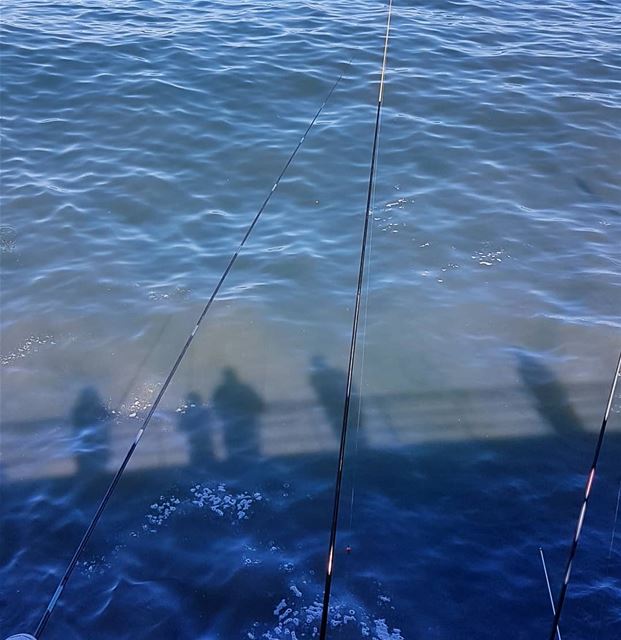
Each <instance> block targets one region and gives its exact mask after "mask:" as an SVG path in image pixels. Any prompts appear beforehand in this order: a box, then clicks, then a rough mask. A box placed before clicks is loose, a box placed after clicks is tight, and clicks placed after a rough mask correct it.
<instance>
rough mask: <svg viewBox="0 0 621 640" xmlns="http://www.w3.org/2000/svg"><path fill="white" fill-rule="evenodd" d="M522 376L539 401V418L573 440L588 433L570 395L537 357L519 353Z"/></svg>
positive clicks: (536, 401) (536, 403) (555, 430)
mask: <svg viewBox="0 0 621 640" xmlns="http://www.w3.org/2000/svg"><path fill="white" fill-rule="evenodd" d="M516 358H517V360H518V365H517V368H518V372H519V374H520V377H521V379H522V382H523V383H524V386H525V387H526V388H527V389H528V391H529V392H530V394H531V395H532V397H533V399H534V401H535V408H536V409H537V412H538V413H539V415H540V416H541V417H542V418H543V419H544V420H545V421H546V422H547V423H548V425H549V426H550V427H552V429H553V430H554V432H555V433H557V434H558V435H559V436H563V437H565V438H573V437H574V436H577V435H581V434H582V435H583V434H585V433H586V429H585V426H584V425H583V424H582V421H581V420H580V418H579V417H578V415H577V414H576V412H575V410H574V408H573V406H572V403H571V400H570V398H569V394H568V393H567V391H566V390H565V387H563V385H562V384H561V383H560V381H559V380H558V378H557V377H556V375H555V373H554V372H553V371H552V370H551V369H550V368H549V367H547V366H546V365H545V364H543V362H542V361H541V360H540V359H539V358H538V357H536V356H534V355H532V354H530V353H527V352H525V351H517V352H516Z"/></svg>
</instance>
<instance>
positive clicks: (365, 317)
mask: <svg viewBox="0 0 621 640" xmlns="http://www.w3.org/2000/svg"><path fill="white" fill-rule="evenodd" d="M381 133H382V123H381V121H380V125H379V133H378V140H381ZM378 149H379V147H378ZM376 175H377V170H376ZM376 190H377V182H376V181H375V180H374V181H373V196H372V198H371V220H370V224H369V242H368V246H369V251H368V256H369V257H368V258H367V267H366V286H365V293H364V311H363V313H362V317H363V323H362V333H361V339H362V355H361V357H360V375H359V383H358V395H359V400H358V416H357V418H356V432H355V437H354V460H353V469H352V472H353V473H352V487H351V500H350V504H349V533H350V536H351V532H352V529H353V521H354V498H355V491H356V479H357V477H358V450H359V446H360V427H361V425H362V388H363V383H364V366H365V363H366V354H367V325H368V318H369V290H370V288H371V263H372V261H373V252H372V250H371V249H372V247H373V232H374V229H375V224H374V214H375V206H376V200H375V192H376Z"/></svg>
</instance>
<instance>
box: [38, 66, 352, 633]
mask: <svg viewBox="0 0 621 640" xmlns="http://www.w3.org/2000/svg"><path fill="white" fill-rule="evenodd" d="M350 64H351V59H350V60H349V62H348V63H347V65H346V68H348V67H349V65H350ZM344 75H345V70H343V72H342V73H341V75H340V76H339V77H338V78H337V80H336V81H335V82H334V84H333V85H332V87H331V89H330V91H329V92H328V94H327V95H326V97H325V98H324V100H323V102H322V103H321V106H320V107H319V109H318V110H317V112H316V113H315V115H314V117H313V119H312V120H311V121H310V124H309V125H308V126H307V128H306V130H305V131H304V134H303V135H302V137H301V138H300V140H299V141H298V143H297V145H296V147H295V149H294V150H293V152H292V153H291V155H290V156H289V158H288V160H287V161H286V162H285V165H284V166H283V168H282V170H281V172H280V174H279V176H278V178H277V179H276V182H274V185H273V186H272V188H271V191H270V192H269V193H268V194H267V197H266V198H265V200H264V201H263V204H262V205H261V206H260V208H259V210H258V212H257V214H256V215H255V216H254V218H253V220H252V222H251V223H250V225H249V226H248V228H247V230H246V232H245V234H244V236H243V238H242V241H241V242H240V244H239V246H238V247H237V249H236V251H235V253H234V254H233V255H232V257H231V258H230V260H229V262H228V264H227V266H226V269H225V270H224V272H223V273H222V275H221V276H220V279H219V281H218V283H217V284H216V287H215V288H214V290H213V292H212V293H211V296H210V297H209V300H208V301H207V303H206V304H205V306H204V308H203V310H202V312H201V314H200V316H199V317H198V320H197V321H196V324H195V325H194V328H193V329H192V332H191V333H190V335H189V336H188V338H187V340H186V341H185V344H184V345H183V348H182V349H181V351H180V353H179V355H178V356H177V359H176V360H175V363H174V364H173V367H172V369H171V370H170V372H169V374H168V376H167V377H166V379H165V380H164V384H163V385H162V387H161V388H160V390H159V392H158V394H157V397H156V398H155V401H154V402H153V404H152V405H151V408H150V409H149V412H148V413H147V415H146V417H145V419H144V422H143V423H142V426H141V427H140V429H139V430H138V433H137V434H136V437H135V439H134V442H133V443H132V445H131V446H130V448H129V450H128V452H127V454H126V455H125V458H124V459H123V462H122V463H121V466H120V467H119V468H118V470H117V472H116V473H115V474H114V477H113V478H112V481H111V482H110V485H109V486H108V489H107V490H106V493H105V494H104V496H103V498H102V499H101V502H100V503H99V506H98V507H97V511H96V512H95V515H94V516H93V518H92V520H91V522H90V524H89V525H88V527H87V529H86V531H85V533H84V535H83V536H82V540H81V541H80V544H79V545H78V547H77V549H76V550H75V552H74V554H73V557H72V558H71V561H70V562H69V564H68V566H67V568H66V569H65V572H64V574H63V576H62V577H61V579H60V581H59V583H58V586H57V587H56V591H54V594H53V595H52V597H51V599H50V601H49V603H48V605H47V608H46V610H45V612H44V614H43V616H42V617H41V620H40V621H39V624H38V625H37V628H36V630H35V632H34V634H33V635H34V637H35V638H37V639H38V638H39V637H40V635H41V634H42V633H43V631H44V629H45V627H46V625H47V623H48V620H49V618H50V616H51V615H52V611H53V610H54V608H55V606H56V603H57V602H58V599H59V598H60V596H61V595H62V593H63V590H64V588H65V586H66V584H67V582H68V581H69V578H70V577H71V574H72V573H73V570H74V569H75V567H76V565H77V563H78V559H79V557H80V554H81V553H82V551H83V550H84V548H85V547H86V545H87V543H88V541H89V540H90V537H91V535H92V534H93V531H94V530H95V527H96V526H97V523H98V522H99V520H100V518H101V515H102V513H103V511H104V509H105V508H106V505H107V504H108V502H109V500H110V498H111V497H112V494H113V493H114V490H115V489H116V486H117V484H118V483H119V480H120V479H121V476H122V475H123V472H124V471H125V468H126V467H127V464H128V463H129V461H130V460H131V457H132V455H133V454H134V451H135V450H136V447H137V446H138V443H139V442H140V439H141V438H142V436H143V434H144V432H145V430H146V429H147V427H148V426H149V423H150V422H151V418H152V417H153V414H154V413H155V411H156V410H157V407H158V406H159V404H160V401H161V400H162V397H163V396H164V393H165V392H166V389H168V386H169V385H170V383H171V381H172V379H173V377H174V375H175V373H176V372H177V369H178V368H179V365H180V364H181V361H182V360H183V358H184V356H185V354H186V352H187V350H188V348H189V346H190V345H191V344H192V341H193V340H194V336H195V335H196V332H197V331H198V328H199V326H200V324H201V322H202V321H203V318H204V317H205V316H206V315H207V312H208V311H209V309H210V308H211V305H212V303H213V301H214V299H215V298H216V296H217V295H218V292H219V291H220V288H221V287H222V285H223V283H224V281H225V279H226V277H227V276H228V274H229V272H230V271H231V269H232V267H233V265H234V264H235V262H236V260H237V258H238V256H239V254H240V252H241V250H242V248H243V247H244V245H245V244H246V241H247V240H248V237H249V236H250V234H251V233H252V230H253V229H254V227H255V225H256V224H257V222H258V221H259V218H260V217H261V214H262V213H263V211H264V210H265V207H266V206H267V204H268V203H269V201H270V199H271V197H272V195H273V193H274V191H276V189H277V188H278V185H279V184H280V181H281V179H282V178H283V176H284V175H285V172H286V171H287V169H288V168H289V165H290V164H291V163H292V162H293V159H294V158H295V156H296V154H297V152H298V150H299V149H300V147H301V146H302V144H303V143H304V141H305V140H306V136H307V135H308V133H309V132H310V130H311V128H312V127H313V125H314V124H315V121H316V120H317V118H318V117H319V115H320V114H321V112H322V111H323V109H324V107H325V106H326V104H327V102H328V100H329V99H330V97H331V96H332V94H333V93H334V91H335V89H336V87H337V86H338V85H339V83H340V82H341V80H342V78H343V76H344Z"/></svg>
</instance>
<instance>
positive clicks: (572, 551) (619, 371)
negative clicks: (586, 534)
mask: <svg viewBox="0 0 621 640" xmlns="http://www.w3.org/2000/svg"><path fill="white" fill-rule="evenodd" d="M620 375H621V353H619V360H618V361H617V368H616V370H615V375H614V378H613V380H612V385H611V386H610V393H609V394H608V402H607V404H606V410H605V411H604V418H603V420H602V426H601V427H600V430H599V436H598V438H597V444H596V445H595V453H594V455H593V462H592V464H591V469H590V470H589V474H588V476H587V481H586V485H585V488H584V497H583V499H582V507H581V508H580V513H579V515H578V521H577V523H576V531H575V533H574V537H573V539H572V542H571V547H570V548H569V557H568V558H567V565H566V567H565V576H564V577H563V584H562V585H561V590H560V592H559V596H558V600H557V603H556V613H555V614H554V620H553V622H552V629H551V631H550V635H549V640H554V637H555V636H556V633H557V631H558V628H559V622H560V620H561V613H562V611H563V604H564V603H565V596H566V595H567V587H568V586H569V577H570V576H571V569H572V565H573V562H574V558H575V557H576V550H577V549H578V540H579V539H580V534H581V533H582V525H583V524H584V517H585V515H586V510H587V505H588V502H589V496H590V495H591V489H592V487H593V480H594V479H595V469H596V468H597V463H598V461H599V454H600V452H601V450H602V444H603V442H604V434H605V433H606V425H607V424H608V418H609V417H610V410H611V409H612V401H613V399H614V396H615V391H616V389H617V383H618V382H619V376H620Z"/></svg>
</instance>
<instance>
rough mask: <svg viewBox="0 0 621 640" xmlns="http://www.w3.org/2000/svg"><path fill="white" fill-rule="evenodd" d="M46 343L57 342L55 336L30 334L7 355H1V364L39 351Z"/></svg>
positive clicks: (3, 364) (4, 364)
mask: <svg viewBox="0 0 621 640" xmlns="http://www.w3.org/2000/svg"><path fill="white" fill-rule="evenodd" d="M44 344H56V343H55V342H54V337H53V336H28V338H26V339H25V340H24V341H23V342H22V343H21V344H20V345H19V347H17V349H15V351H12V352H11V353H7V354H6V355H2V356H0V364H2V366H6V365H7V364H10V363H11V362H13V361H15V360H17V359H18V358H25V357H26V356H28V355H30V354H31V353H37V351H39V347H40V346H42V345H44Z"/></svg>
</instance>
